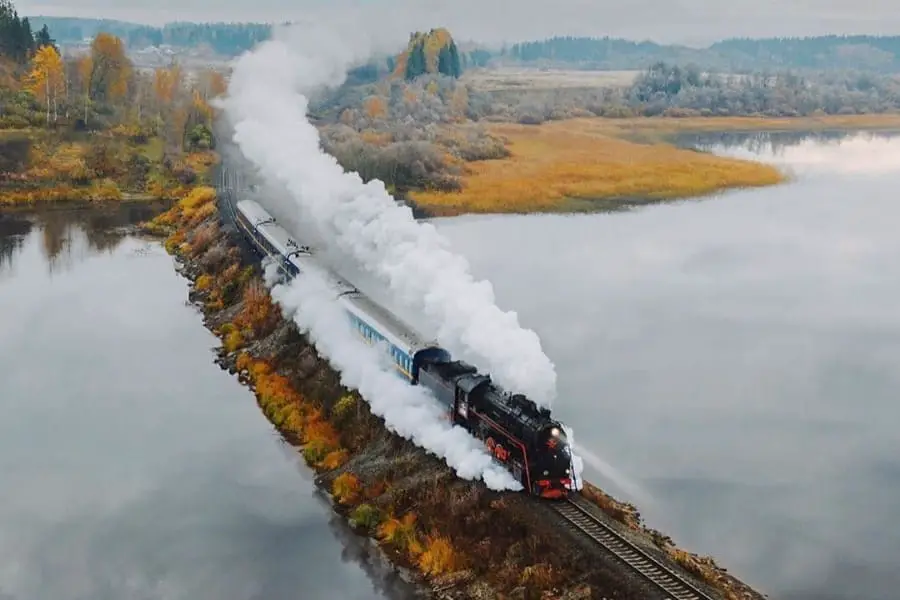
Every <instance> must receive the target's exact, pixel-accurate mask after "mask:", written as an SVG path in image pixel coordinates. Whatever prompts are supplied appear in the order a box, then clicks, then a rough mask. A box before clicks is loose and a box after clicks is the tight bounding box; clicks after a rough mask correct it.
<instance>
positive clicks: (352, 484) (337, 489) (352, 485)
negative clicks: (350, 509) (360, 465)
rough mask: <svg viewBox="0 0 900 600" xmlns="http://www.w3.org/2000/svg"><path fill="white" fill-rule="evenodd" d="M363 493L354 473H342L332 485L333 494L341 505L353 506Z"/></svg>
mask: <svg viewBox="0 0 900 600" xmlns="http://www.w3.org/2000/svg"><path fill="white" fill-rule="evenodd" d="M361 491H362V484H361V483H360V482H359V479H358V478H357V477H356V475H354V474H353V473H341V474H340V475H338V476H337V477H336V478H335V479H334V482H333V483H332V484H331V492H332V494H334V497H335V498H337V501H338V502H340V503H341V504H353V503H354V502H355V501H356V500H357V499H358V498H359V493H360V492H361Z"/></svg>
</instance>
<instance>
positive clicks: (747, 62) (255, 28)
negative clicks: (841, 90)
mask: <svg viewBox="0 0 900 600" xmlns="http://www.w3.org/2000/svg"><path fill="white" fill-rule="evenodd" d="M29 20H30V22H31V27H32V29H33V30H34V31H37V30H39V29H40V28H41V27H42V26H44V25H47V27H48V29H49V30H50V34H51V35H52V36H53V38H54V39H55V40H56V41H57V42H58V43H60V44H73V43H78V42H81V41H82V40H83V39H85V38H90V37H93V36H94V35H95V34H96V33H97V32H98V31H106V32H109V33H112V34H114V35H117V36H119V37H120V38H122V39H123V40H125V42H126V44H127V45H128V47H129V48H132V49H137V48H144V47H146V46H159V45H162V44H167V45H170V46H174V47H178V48H194V47H197V46H201V45H205V46H208V47H210V48H212V49H213V50H215V51H216V52H217V53H219V54H221V55H223V56H237V55H238V54H240V53H242V52H244V51H246V50H249V49H250V48H252V47H253V46H254V45H255V44H257V43H259V42H260V41H263V40H266V39H268V38H269V37H270V36H271V31H272V29H271V28H272V26H271V25H270V24H267V23H167V24H166V25H164V26H162V27H152V26H148V25H142V24H139V23H131V22H127V21H116V20H109V19H82V18H76V17H42V16H34V17H29ZM445 38H446V39H445ZM448 40H449V41H448ZM441 48H445V49H444V50H441ZM426 55H427V56H426ZM454 57H455V58H454ZM423 58H425V60H424V62H423V61H422V59H423ZM410 59H412V64H413V67H412V70H413V72H436V71H440V72H444V73H446V74H448V75H451V74H452V73H453V72H456V71H455V68H456V67H455V65H456V64H458V65H459V71H463V70H465V69H467V68H471V67H481V66H487V65H489V64H492V63H493V64H497V63H500V64H521V65H528V66H535V67H563V68H568V69H607V70H618V69H646V68H648V67H650V66H651V65H653V64H655V63H657V62H659V61H666V62H667V63H670V64H682V65H686V64H694V65H697V66H699V67H701V68H705V69H716V70H726V71H731V72H749V71H759V70H765V69H771V70H783V69H798V70H803V69H816V70H821V69H857V70H866V71H875V72H880V73H900V36H869V35H852V36H847V35H829V36H816V37H804V38H800V37H794V38H785V37H782V38H767V39H753V38H740V39H727V40H723V41H720V42H716V43H715V44H712V45H711V46H709V47H707V48H690V47H687V46H679V45H673V44H658V43H656V42H652V41H634V40H626V39H620V38H610V37H603V38H590V37H573V36H561V37H553V38H549V39H546V40H536V41H531V42H522V43H518V44H514V45H512V46H509V47H505V48H503V49H500V50H497V49H486V48H479V47H478V46H477V45H473V44H471V43H467V44H465V49H464V50H463V49H461V48H460V47H458V46H457V44H456V43H455V42H454V41H453V38H452V36H450V34H449V32H447V30H446V29H433V30H431V31H430V32H428V33H415V34H413V35H412V36H411V38H410V45H409V47H408V48H407V50H406V52H404V53H401V55H399V56H397V57H395V58H394V59H392V60H391V61H388V62H389V65H388V69H389V70H390V71H394V72H395V73H398V72H397V69H402V70H403V72H402V73H398V74H399V75H401V76H404V77H405V76H406V72H405V70H406V68H407V66H408V65H409V64H410ZM435 61H437V62H435ZM441 61H444V62H443V63H442V62H441ZM448 61H449V62H448ZM401 63H402V66H401ZM441 64H443V65H444V67H443V69H442V68H441ZM423 65H424V66H423ZM448 65H453V66H448ZM382 69H383V67H382V66H380V65H379V66H378V67H377V71H378V72H380V71H381V70H382ZM423 69H424V70H423ZM374 73H375V71H374V70H372V69H369V70H367V71H364V72H360V73H359V75H360V76H361V77H364V78H367V77H371V76H373V75H374Z"/></svg>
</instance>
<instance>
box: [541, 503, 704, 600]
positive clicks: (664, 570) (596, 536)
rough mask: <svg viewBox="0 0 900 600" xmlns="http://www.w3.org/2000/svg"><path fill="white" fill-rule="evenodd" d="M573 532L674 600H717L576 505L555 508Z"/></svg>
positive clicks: (567, 504)
mask: <svg viewBox="0 0 900 600" xmlns="http://www.w3.org/2000/svg"><path fill="white" fill-rule="evenodd" d="M552 507H553V509H554V510H555V511H556V512H557V513H558V514H559V515H560V516H561V517H562V518H563V519H565V521H566V523H567V524H568V525H569V527H570V528H571V529H573V530H574V531H576V532H579V533H581V534H583V535H586V536H587V537H589V538H590V539H591V540H592V541H594V542H596V543H597V544H599V545H600V546H602V547H603V548H605V549H606V550H607V551H609V552H611V553H612V554H613V555H614V556H615V557H616V558H618V559H619V560H620V561H622V562H623V563H625V564H626V565H627V566H628V567H630V568H631V569H633V570H634V571H636V572H637V573H639V574H640V575H641V576H642V577H644V578H645V579H647V580H648V581H650V582H652V583H653V584H654V585H655V586H656V587H657V588H659V589H660V590H662V591H663V592H665V593H666V595H667V596H668V598H671V599H672V600H714V599H713V597H712V596H710V595H709V594H707V593H705V592H702V591H700V590H699V589H698V588H697V587H696V586H694V585H693V584H691V583H689V582H688V581H687V580H686V579H684V578H683V577H681V576H680V575H678V574H677V573H675V572H674V571H672V570H671V569H669V568H668V567H666V566H664V565H663V564H662V563H660V562H659V561H658V560H656V559H655V558H653V557H652V556H650V555H649V554H647V553H646V552H644V551H643V550H641V549H640V548H638V547H637V546H635V545H634V544H632V543H631V542H629V541H628V540H627V539H625V538H624V537H622V536H621V535H619V534H618V533H617V532H616V531H614V530H613V529H612V528H611V527H609V526H608V525H606V524H605V523H604V522H603V521H601V520H600V519H598V518H597V517H595V516H594V515H592V514H591V513H590V512H589V511H587V510H585V509H584V508H581V507H580V506H579V505H578V504H577V503H576V502H575V501H573V500H567V501H564V502H561V503H554V504H552Z"/></svg>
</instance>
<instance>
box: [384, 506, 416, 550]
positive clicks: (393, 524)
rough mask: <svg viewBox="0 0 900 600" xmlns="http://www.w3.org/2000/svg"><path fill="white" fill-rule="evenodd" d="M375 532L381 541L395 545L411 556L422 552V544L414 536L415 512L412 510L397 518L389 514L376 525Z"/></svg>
mask: <svg viewBox="0 0 900 600" xmlns="http://www.w3.org/2000/svg"><path fill="white" fill-rule="evenodd" d="M377 533H378V537H379V538H380V539H381V540H382V541H383V542H386V543H388V544H391V545H393V546H396V547H397V548H399V549H400V550H402V551H405V552H408V553H409V554H410V555H411V556H413V557H417V556H419V555H420V554H422V551H423V549H422V545H421V544H420V543H419V540H418V538H417V537H416V514H415V513H413V512H408V513H406V514H405V515H403V517H402V518H399V519H398V518H397V517H396V516H394V515H391V516H390V517H388V518H387V519H386V520H385V521H384V522H383V523H381V525H379V526H378V532H377Z"/></svg>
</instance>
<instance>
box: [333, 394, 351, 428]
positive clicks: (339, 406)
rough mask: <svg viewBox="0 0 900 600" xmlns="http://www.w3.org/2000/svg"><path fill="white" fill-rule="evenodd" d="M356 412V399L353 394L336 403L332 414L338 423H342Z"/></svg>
mask: <svg viewBox="0 0 900 600" xmlns="http://www.w3.org/2000/svg"><path fill="white" fill-rule="evenodd" d="M354 410H356V397H354V396H353V395H352V394H347V395H345V396H343V397H341V399H340V400H338V401H337V402H336V403H335V405H334V408H332V409H331V414H332V417H334V419H335V420H336V421H337V422H338V423H341V422H343V421H344V420H345V419H346V418H347V416H348V415H349V414H350V413H351V412H352V411H354Z"/></svg>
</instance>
